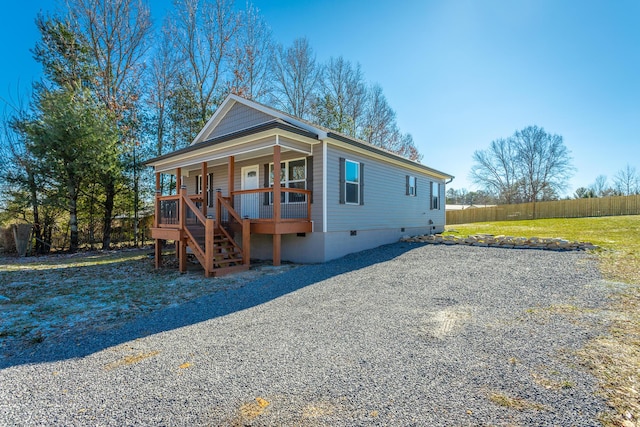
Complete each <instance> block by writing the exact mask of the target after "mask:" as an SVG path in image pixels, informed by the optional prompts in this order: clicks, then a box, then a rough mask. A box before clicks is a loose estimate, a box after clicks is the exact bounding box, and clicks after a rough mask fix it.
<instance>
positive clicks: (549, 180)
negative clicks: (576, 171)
mask: <svg viewBox="0 0 640 427" xmlns="http://www.w3.org/2000/svg"><path fill="white" fill-rule="evenodd" d="M511 144H513V145H514V146H515V150H516V152H517V153H518V156H517V165H518V169H517V171H518V172H519V175H520V178H521V180H522V182H523V187H522V189H523V192H524V199H525V200H526V201H528V202H535V201H537V200H549V199H553V198H556V196H557V193H558V192H559V191H561V190H564V189H565V188H566V187H567V181H568V179H569V177H570V176H571V175H572V173H573V167H572V166H571V157H570V156H569V151H568V150H567V147H566V146H565V145H564V142H563V140H562V136H560V135H555V134H553V135H552V134H548V133H547V132H545V130H544V129H543V128H539V127H538V126H528V127H526V128H524V129H522V130H519V131H517V132H516V133H515V134H514V135H513V137H512V138H511Z"/></svg>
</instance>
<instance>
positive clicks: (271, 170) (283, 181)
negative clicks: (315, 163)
mask: <svg viewBox="0 0 640 427" xmlns="http://www.w3.org/2000/svg"><path fill="white" fill-rule="evenodd" d="M300 160H302V161H304V178H303V179H293V180H289V163H291V162H298V161H300ZM280 163H281V164H282V163H284V179H281V180H280V187H281V188H291V187H289V184H291V183H298V182H302V183H304V187H303V188H301V189H300V190H302V189H303V190H306V189H307V177H308V175H307V174H308V173H309V171H308V170H307V158H306V157H298V158H296V159H289V160H281V161H280ZM274 176H275V168H274V163H273V162H271V163H269V187H271V188H273V183H274ZM290 194H291V193H289V192H284V193H283V195H284V200H282V202H281V203H290V204H297V203H307V196H306V194H305V195H304V199H303V200H300V201H296V202H290V201H289V195H290ZM269 204H271V205H272V204H273V193H269Z"/></svg>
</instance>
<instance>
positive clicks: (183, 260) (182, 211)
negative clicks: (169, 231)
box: [178, 179, 187, 273]
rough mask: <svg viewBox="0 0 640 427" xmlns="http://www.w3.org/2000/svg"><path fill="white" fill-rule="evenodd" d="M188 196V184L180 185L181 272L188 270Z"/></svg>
mask: <svg viewBox="0 0 640 427" xmlns="http://www.w3.org/2000/svg"><path fill="white" fill-rule="evenodd" d="M180 182H182V179H180ZM186 197H187V186H186V185H184V184H183V185H180V199H179V201H178V203H179V204H180V207H179V208H178V209H179V212H180V213H179V214H178V215H179V216H180V242H179V245H178V249H179V250H178V252H179V254H178V266H179V270H180V273H184V272H186V271H187V243H186V242H185V238H184V234H183V233H184V229H185V228H186V221H185V220H186V218H185V217H186V216H187V215H186V214H187V212H186V208H185V204H184V198H186Z"/></svg>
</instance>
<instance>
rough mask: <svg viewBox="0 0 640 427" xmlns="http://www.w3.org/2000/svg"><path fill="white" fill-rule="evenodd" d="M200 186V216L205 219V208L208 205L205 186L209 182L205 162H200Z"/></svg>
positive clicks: (207, 193)
mask: <svg viewBox="0 0 640 427" xmlns="http://www.w3.org/2000/svg"><path fill="white" fill-rule="evenodd" d="M201 173H202V186H201V188H200V190H201V191H202V215H204V217H205V218H206V217H207V206H208V205H209V199H208V195H209V192H208V191H207V190H208V188H207V184H208V182H209V180H208V179H207V162H202V172H201Z"/></svg>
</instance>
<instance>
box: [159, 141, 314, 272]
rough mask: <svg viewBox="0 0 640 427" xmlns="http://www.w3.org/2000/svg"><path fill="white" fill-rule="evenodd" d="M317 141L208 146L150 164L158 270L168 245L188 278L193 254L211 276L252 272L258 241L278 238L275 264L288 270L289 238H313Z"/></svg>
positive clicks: (276, 239)
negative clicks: (254, 240)
mask: <svg viewBox="0 0 640 427" xmlns="http://www.w3.org/2000/svg"><path fill="white" fill-rule="evenodd" d="M234 142H235V143H234ZM317 142H318V141H317V140H314V139H311V138H307V137H304V136H300V135H296V138H295V139H294V138H292V137H291V135H286V134H283V132H281V131H278V132H273V134H272V135H264V134H263V135H254V136H253V138H246V139H245V140H242V141H238V140H230V141H223V142H219V143H212V144H207V143H202V144H199V145H202V147H197V146H190V147H188V148H187V149H183V150H180V151H178V152H176V153H173V154H172V155H167V156H164V157H159V158H157V159H154V160H153V161H152V162H150V163H152V165H153V166H154V167H155V178H156V179H155V184H156V185H155V187H156V196H155V219H154V226H153V228H152V229H151V235H152V238H153V239H155V243H156V250H155V263H156V268H159V267H160V266H161V259H162V258H161V254H162V241H163V240H174V241H175V242H176V252H177V257H178V259H179V269H180V271H182V272H184V271H186V265H187V264H186V259H187V253H188V249H187V248H189V250H190V251H191V252H192V253H193V254H194V255H195V257H196V258H197V259H198V261H199V262H200V264H201V265H202V266H203V268H204V270H205V275H206V276H215V275H222V274H227V273H230V272H234V271H240V270H246V269H248V268H249V264H250V258H251V235H252V234H268V235H271V236H272V239H273V243H272V260H273V265H280V263H281V244H282V235H283V234H289V233H309V232H312V231H313V223H312V220H311V205H312V189H311V183H312V164H313V163H312V159H313V157H312V151H313V147H312V145H313V144H314V143H317ZM274 165H280V168H279V169H280V173H279V175H280V179H277V178H274V177H277V175H278V173H277V172H276V170H277V169H278V168H276V167H275V166H274ZM167 177H168V178H169V179H168V180H169V182H170V184H169V185H166V180H167V179H166V178H167Z"/></svg>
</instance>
